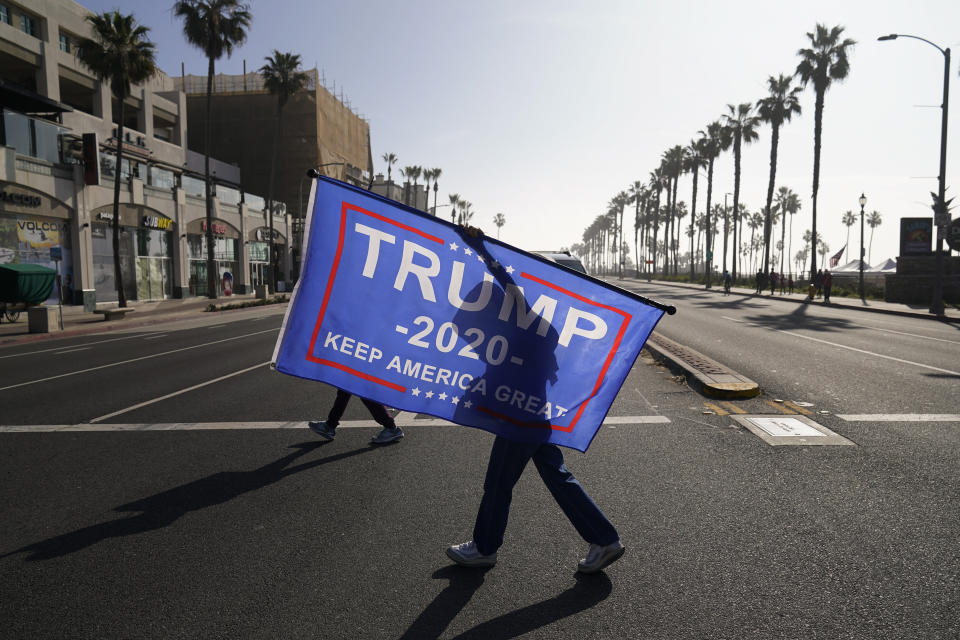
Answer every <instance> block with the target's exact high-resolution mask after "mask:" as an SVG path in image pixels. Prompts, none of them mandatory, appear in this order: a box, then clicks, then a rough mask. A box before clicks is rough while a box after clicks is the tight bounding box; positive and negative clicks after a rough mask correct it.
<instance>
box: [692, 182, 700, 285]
mask: <svg viewBox="0 0 960 640" xmlns="http://www.w3.org/2000/svg"><path fill="white" fill-rule="evenodd" d="M699 175H700V167H699V166H697V165H696V164H695V165H694V166H693V195H692V196H691V198H690V226H691V228H693V230H694V233H691V234H690V282H693V278H694V274H695V271H694V264H693V236H694V235H696V229H697V178H698V177H699Z"/></svg>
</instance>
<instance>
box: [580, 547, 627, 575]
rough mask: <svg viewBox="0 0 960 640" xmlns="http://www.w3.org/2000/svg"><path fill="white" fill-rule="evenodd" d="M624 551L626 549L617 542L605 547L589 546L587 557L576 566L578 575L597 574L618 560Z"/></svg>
mask: <svg viewBox="0 0 960 640" xmlns="http://www.w3.org/2000/svg"><path fill="white" fill-rule="evenodd" d="M624 551H626V548H625V547H624V546H623V545H622V544H620V541H619V540H617V541H616V542H612V543H610V544H608V545H606V546H603V545H599V544H591V545H590V550H589V551H588V552H587V557H586V558H584V559H583V560H581V561H580V563H579V564H578V565H577V571H579V572H580V573H597V572H598V571H600V570H601V569H603V568H604V567H606V566H609V565H611V564H613V563H614V562H616V561H617V560H619V559H620V556H622V555H623V552H624Z"/></svg>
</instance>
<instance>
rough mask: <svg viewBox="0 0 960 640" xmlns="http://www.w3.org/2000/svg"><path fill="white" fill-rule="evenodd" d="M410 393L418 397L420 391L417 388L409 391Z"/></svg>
mask: <svg viewBox="0 0 960 640" xmlns="http://www.w3.org/2000/svg"><path fill="white" fill-rule="evenodd" d="M410 393H412V394H413V395H415V396H418V395H420V389H418V388H414V389H410Z"/></svg>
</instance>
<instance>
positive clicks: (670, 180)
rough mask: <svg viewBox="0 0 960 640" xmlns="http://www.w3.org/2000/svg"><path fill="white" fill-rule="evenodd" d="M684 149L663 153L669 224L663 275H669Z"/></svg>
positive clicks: (666, 227)
mask: <svg viewBox="0 0 960 640" xmlns="http://www.w3.org/2000/svg"><path fill="white" fill-rule="evenodd" d="M683 155H684V152H683V147H682V146H680V145H675V146H673V147H670V148H669V149H667V150H666V151H665V152H664V153H663V162H662V166H663V171H664V175H665V176H666V178H667V211H668V213H667V224H666V226H665V228H664V230H663V236H664V239H665V243H666V246H667V254H666V255H664V261H663V273H664V274H667V273H669V269H670V255H669V250H670V248H671V246H672V245H673V236H674V232H675V231H676V229H675V228H676V220H675V219H676V214H677V185H678V184H679V182H680V175H681V174H682V173H683V166H684V157H683ZM674 266H676V251H674Z"/></svg>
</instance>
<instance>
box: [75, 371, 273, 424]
mask: <svg viewBox="0 0 960 640" xmlns="http://www.w3.org/2000/svg"><path fill="white" fill-rule="evenodd" d="M268 364H270V361H269V360H268V361H266V362H261V363H260V364H255V365H253V366H252V367H247V368H246V369H241V370H240V371H234V372H233V373H228V374H227V375H225V376H220V377H219V378H214V379H213V380H207V381H206V382H201V383H200V384H195V385H192V386H189V387H186V388H184V389H180V390H179V391H174V392H173V393H168V394H166V395H164V396H160V397H159V398H154V399H153V400H147V401H146V402H141V403H139V404H135V405H133V406H131V407H127V408H126V409H120V410H119V411H114V412H113V413H108V414H107V415H104V416H100V417H99V418H94V419H93V420H91V421H90V423H91V424H93V423H96V422H102V421H104V420H107V419H108V418H113V417H114V416H119V415H121V414H124V413H129V412H131V411H134V410H135V409H140V408H141V407H146V406H148V405H151V404H156V403H157V402H162V401H163V400H169V399H170V398H174V397H176V396H179V395H181V394H184V393H187V392H188V391H194V390H195V389H200V388H201V387H206V386H208V385H211V384H214V383H217V382H220V381H221V380H226V379H227V378H232V377H233V376H238V375H240V374H241V373H247V372H248V371H253V370H254V369H257V368H259V367H262V366H264V365H268Z"/></svg>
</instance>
